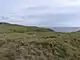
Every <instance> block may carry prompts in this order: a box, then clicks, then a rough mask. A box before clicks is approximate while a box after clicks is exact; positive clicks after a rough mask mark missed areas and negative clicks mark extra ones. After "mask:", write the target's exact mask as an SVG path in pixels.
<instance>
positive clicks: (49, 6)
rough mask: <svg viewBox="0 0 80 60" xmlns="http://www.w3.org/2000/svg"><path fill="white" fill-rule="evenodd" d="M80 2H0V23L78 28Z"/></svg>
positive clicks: (21, 0)
mask: <svg viewBox="0 0 80 60" xmlns="http://www.w3.org/2000/svg"><path fill="white" fill-rule="evenodd" d="M79 16H80V0H6V1H5V0H2V1H1V0H0V21H6V22H10V23H15V24H22V25H34V26H43V27H54V26H58V27H60V26H61V27H80V23H79V22H80V17H79Z"/></svg>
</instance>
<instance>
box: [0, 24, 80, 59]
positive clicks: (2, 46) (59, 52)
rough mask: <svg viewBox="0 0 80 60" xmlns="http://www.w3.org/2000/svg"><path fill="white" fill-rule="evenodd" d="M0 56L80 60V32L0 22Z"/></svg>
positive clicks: (6, 57) (0, 57)
mask: <svg viewBox="0 0 80 60" xmlns="http://www.w3.org/2000/svg"><path fill="white" fill-rule="evenodd" d="M42 31H43V32H42ZM0 60H80V33H79V32H71V33H63V32H54V31H53V30H50V29H48V28H40V27H35V26H22V25H16V24H7V23H6V24H5V23H4V24H0Z"/></svg>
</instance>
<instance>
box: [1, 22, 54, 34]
mask: <svg viewBox="0 0 80 60" xmlns="http://www.w3.org/2000/svg"><path fill="white" fill-rule="evenodd" d="M3 24H4V25H3ZM0 28H1V29H2V30H0V32H19V33H23V32H55V31H54V30H52V29H49V28H41V27H36V26H23V25H17V24H10V23H6V22H0Z"/></svg>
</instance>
